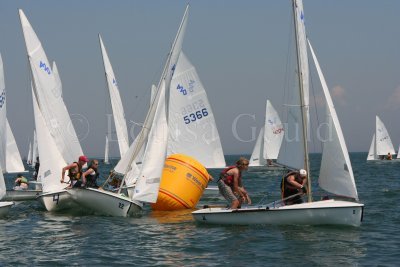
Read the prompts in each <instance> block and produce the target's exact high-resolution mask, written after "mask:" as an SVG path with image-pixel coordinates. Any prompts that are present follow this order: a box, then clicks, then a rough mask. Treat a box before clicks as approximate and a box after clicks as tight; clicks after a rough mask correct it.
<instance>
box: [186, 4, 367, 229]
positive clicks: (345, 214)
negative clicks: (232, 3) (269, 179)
mask: <svg viewBox="0 0 400 267" xmlns="http://www.w3.org/2000/svg"><path fill="white" fill-rule="evenodd" d="M293 16H294V25H295V36H296V53H297V71H296V72H295V73H296V75H297V79H298V84H297V86H298V88H290V90H289V92H288V95H287V100H286V101H287V102H286V103H285V107H286V109H287V112H288V114H289V116H288V119H287V120H288V127H287V128H286V129H285V130H286V133H289V132H288V130H287V129H291V130H294V131H293V132H290V133H298V134H299V135H301V136H300V138H297V139H296V140H289V139H286V138H285V140H284V143H283V144H282V148H281V151H280V154H279V158H278V162H279V163H281V164H285V166H287V167H288V168H289V169H296V170H299V169H306V170H307V173H308V174H310V168H309V163H310V162H309V155H308V153H309V151H308V145H307V136H308V124H309V117H308V114H309V110H308V108H309V99H308V98H309V84H308V83H309V77H308V57H307V38H306V33H305V25H304V11H303V4H302V1H301V0H293ZM308 45H309V48H310V51H311V54H312V58H313V60H314V63H315V67H316V69H317V72H318V76H319V79H320V82H321V86H322V89H323V93H324V98H325V101H326V106H327V109H326V117H325V119H326V122H327V123H328V125H330V126H331V129H332V132H331V136H330V138H325V140H327V141H326V142H324V145H323V153H322V160H321V166H320V173H319V181H318V182H319V183H318V184H319V186H320V187H321V188H322V189H324V190H325V191H327V192H329V193H331V194H333V195H334V196H333V197H334V198H333V199H327V200H313V196H312V191H311V189H312V187H311V185H312V181H311V176H310V175H309V176H308V182H307V196H308V201H307V202H305V203H301V204H294V205H285V204H284V202H283V200H277V201H274V202H272V203H269V204H264V205H261V204H259V205H255V206H247V207H242V208H241V209H226V208H215V207H212V208H204V209H200V210H197V211H194V212H193V213H192V214H193V217H194V218H195V220H196V221H198V222H201V223H206V224H207V223H208V224H243V225H246V224H277V225H288V224H300V225H351V226H359V225H360V224H361V221H362V218H363V209H364V204H362V203H359V202H358V193H357V188H356V184H355V180H354V174H353V170H352V166H351V162H350V157H349V155H348V151H347V147H346V144H345V141H344V137H343V133H342V130H341V127H340V123H339V119H338V117H337V114H336V110H335V107H334V105H333V102H332V98H331V96H330V93H329V90H328V86H327V84H326V82H325V78H324V76H323V74H322V71H321V68H320V66H319V63H318V61H317V58H316V56H315V54H314V51H313V49H312V47H311V44H310V42H309V41H308ZM328 134H329V133H328ZM289 142H290V143H291V144H289ZM288 148H291V149H288ZM299 194H301V193H299ZM343 198H346V199H348V200H346V201H345V200H341V199H343Z"/></svg>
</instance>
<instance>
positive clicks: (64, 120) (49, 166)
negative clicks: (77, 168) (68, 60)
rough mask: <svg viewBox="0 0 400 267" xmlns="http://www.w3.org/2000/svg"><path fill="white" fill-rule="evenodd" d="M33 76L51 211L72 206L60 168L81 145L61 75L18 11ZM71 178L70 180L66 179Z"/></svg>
mask: <svg viewBox="0 0 400 267" xmlns="http://www.w3.org/2000/svg"><path fill="white" fill-rule="evenodd" d="M19 16H20V20H21V26H22V30H23V34H24V39H25V44H26V49H27V54H28V60H29V63H30V64H29V65H30V71H31V77H32V82H31V85H32V99H33V108H34V117H35V129H36V132H37V145H38V153H39V157H40V169H39V173H38V180H40V181H41V183H42V189H43V193H42V194H40V195H39V197H38V198H39V200H40V201H41V202H42V203H43V204H44V206H45V207H46V209H47V210H48V211H53V210H60V209H64V208H67V207H70V206H71V205H73V202H72V200H71V198H70V195H69V194H68V193H67V191H66V190H65V189H64V188H65V187H66V184H62V183H61V182H60V178H61V175H60V173H61V169H62V168H63V167H64V166H66V165H67V162H68V163H72V162H74V161H75V160H76V159H77V158H78V157H79V156H80V155H82V154H83V153H82V148H81V146H80V143H79V140H78V138H77V135H76V133H75V130H74V128H73V126H72V122H71V119H70V117H69V114H68V110H67V108H66V106H65V104H64V101H63V99H62V88H61V81H60V79H59V76H58V74H57V71H56V73H54V72H53V70H52V68H51V66H50V62H49V61H48V59H47V56H46V54H45V52H44V49H43V47H42V44H41V42H40V40H39V39H38V37H37V35H36V33H35V32H34V30H33V28H32V26H31V24H30V23H29V21H28V19H27V18H26V16H25V14H24V12H23V11H22V10H19ZM66 180H68V179H66Z"/></svg>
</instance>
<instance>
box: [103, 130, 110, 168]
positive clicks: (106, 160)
mask: <svg viewBox="0 0 400 267" xmlns="http://www.w3.org/2000/svg"><path fill="white" fill-rule="evenodd" d="M104 164H110V162H109V161H108V137H107V135H106V147H105V150H104Z"/></svg>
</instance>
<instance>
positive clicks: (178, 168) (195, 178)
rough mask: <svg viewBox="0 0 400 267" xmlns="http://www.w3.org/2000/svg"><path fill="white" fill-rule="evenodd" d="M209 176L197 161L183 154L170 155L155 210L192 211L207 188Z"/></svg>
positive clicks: (162, 176) (166, 162)
mask: <svg viewBox="0 0 400 267" xmlns="http://www.w3.org/2000/svg"><path fill="white" fill-rule="evenodd" d="M208 180H209V174H208V172H207V170H206V168H205V167H204V166H203V165H202V164H201V163H200V162H198V161H197V160H195V159H194V158H192V157H189V156H186V155H183V154H174V155H170V156H169V157H168V158H167V159H166V160H165V164H164V169H163V172H162V175H161V183H160V190H159V192H158V198H157V202H156V203H155V204H152V205H151V207H152V208H153V210H179V209H192V208H194V207H195V206H196V204H197V202H199V200H200V197H201V195H202V194H203V191H204V189H205V188H206V187H207V184H208Z"/></svg>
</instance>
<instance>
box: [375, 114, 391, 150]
mask: <svg viewBox="0 0 400 267" xmlns="http://www.w3.org/2000/svg"><path fill="white" fill-rule="evenodd" d="M375 136H376V155H378V156H386V155H387V154H388V153H390V154H395V153H396V152H395V150H394V147H393V143H392V140H391V139H390V136H389V133H388V131H387V129H386V127H385V125H384V124H383V122H382V121H381V119H380V118H379V117H378V116H376V132H375Z"/></svg>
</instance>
